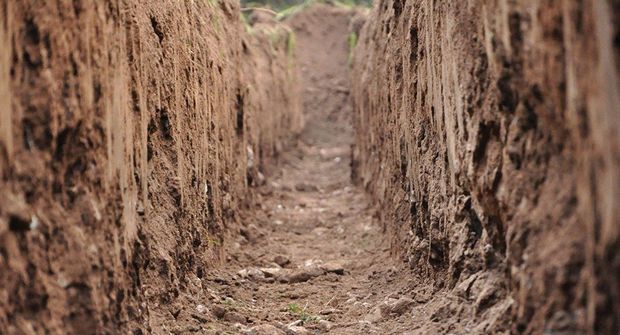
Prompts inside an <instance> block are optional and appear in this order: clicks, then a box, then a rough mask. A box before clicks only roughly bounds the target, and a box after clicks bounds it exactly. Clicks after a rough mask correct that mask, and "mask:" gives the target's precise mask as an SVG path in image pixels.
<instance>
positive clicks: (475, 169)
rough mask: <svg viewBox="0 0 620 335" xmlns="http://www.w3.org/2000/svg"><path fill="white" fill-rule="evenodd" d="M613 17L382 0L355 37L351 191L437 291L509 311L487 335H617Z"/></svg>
mask: <svg viewBox="0 0 620 335" xmlns="http://www.w3.org/2000/svg"><path fill="white" fill-rule="evenodd" d="M612 3H613V2H604V1H603V2H600V1H569V2H565V3H562V4H560V2H558V1H542V2H537V3H536V4H533V2H530V1H518V0H517V1H475V0H474V1H435V2H432V1H430V2H429V1H421V0H405V1H401V0H385V1H380V2H379V3H377V5H376V6H375V8H374V11H373V14H372V15H371V16H370V17H369V18H368V22H369V24H367V25H366V26H365V27H364V29H363V31H362V33H361V35H360V43H359V45H358V48H357V50H356V53H355V60H354V65H353V67H354V77H353V82H352V83H353V86H354V87H353V95H354V106H355V107H354V109H355V111H354V120H355V127H356V133H357V137H356V141H355V143H356V150H355V153H356V157H355V162H354V167H355V171H354V172H355V175H356V177H357V180H358V181H359V182H360V183H361V184H362V185H364V186H365V187H366V188H367V189H368V190H370V191H371V193H372V194H373V199H375V200H376V201H378V202H379V204H380V205H381V207H382V208H383V209H384V210H383V211H382V212H381V221H382V222H386V223H387V230H388V233H389V235H390V236H391V237H392V245H391V246H392V249H393V250H394V251H395V252H396V253H399V254H401V256H402V258H403V259H404V260H405V261H406V262H408V264H409V266H410V267H411V268H412V269H415V270H416V271H417V272H422V273H425V274H426V278H427V279H428V280H430V281H432V282H433V287H435V288H437V289H441V290H442V291H445V292H453V293H454V292H457V291H461V290H462V288H463V287H471V288H475V287H476V286H477V285H481V284H483V285H485V286H486V288H485V289H483V290H481V291H479V292H473V291H471V290H470V289H469V288H468V289H467V291H468V292H469V294H470V295H471V296H472V299H474V300H475V303H476V315H479V316H482V318H483V319H486V320H489V319H490V318H493V316H489V315H486V314H487V313H491V314H493V313H495V312H493V311H494V310H495V309H498V308H499V309H505V308H506V306H510V310H509V311H507V312H508V313H507V315H504V316H507V319H506V320H504V321H502V322H499V323H496V324H494V325H492V327H491V328H489V330H487V331H501V330H504V329H506V328H508V329H509V330H510V331H511V332H513V333H534V334H540V333H543V332H544V333H550V334H556V333H573V332H576V333H580V332H589V333H592V334H594V333H596V334H617V333H618V332H620V277H619V276H620V257H619V255H620V253H619V250H618V241H620V230H619V229H618V228H617V227H618V222H620V210H619V208H620V207H618V204H619V203H620V196H619V193H618V189H620V169H619V168H618V167H619V165H618V164H619V162H620V160H619V157H620V145H619V143H620V133H619V132H618V129H620V117H619V115H620V114H619V113H618V99H619V97H620V85H618V78H619V76H620V72H619V69H620V67H618V64H620V59H619V58H618V54H619V52H620V49H619V48H620V45H619V44H618V41H619V40H618V31H619V30H620V21H618V16H617V15H618V8H619V7H618V5H617V2H615V5H612ZM611 13H615V14H611ZM613 15H616V16H613ZM594 41H596V42H594ZM603 138H604V140H603Z"/></svg>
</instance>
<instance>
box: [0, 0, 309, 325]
mask: <svg viewBox="0 0 620 335" xmlns="http://www.w3.org/2000/svg"><path fill="white" fill-rule="evenodd" d="M283 35H284V36H288V35H287V34H283ZM265 36H267V34H266V33H265V32H261V31H258V32H256V33H255V34H254V35H252V36H250V35H249V34H247V33H245V28H244V27H243V25H242V23H241V20H240V19H239V5H238V3H237V2H232V1H226V0H222V1H172V0H170V1H113V0H108V1H92V2H81V1H73V2H71V1H69V2H67V1H60V0H54V1H43V2H41V1H9V0H4V1H0V45H1V46H2V48H1V49H0V175H1V181H0V189H1V190H2V192H1V194H0V333H3V334H12V333H19V334H30V333H52V334H56V333H63V334H65V333H75V334H90V333H127V332H133V333H134V334H142V333H148V332H150V331H154V330H156V329H157V328H158V325H159V324H160V323H161V322H164V321H163V320H174V318H173V317H174V315H173V313H174V310H171V311H169V310H168V309H166V308H168V307H169V306H174V303H175V299H177V297H178V296H179V294H180V292H181V291H183V290H186V289H187V288H188V287H191V286H192V285H194V284H195V283H196V281H195V279H196V278H199V277H201V276H203V274H204V273H205V272H206V271H208V269H209V266H210V265H211V264H212V263H213V262H216V261H217V258H218V249H219V246H220V245H221V243H222V242H221V241H222V237H223V235H224V233H225V232H227V231H230V229H231V228H234V227H235V226H236V224H235V222H236V220H237V211H238V209H239V208H240V207H241V206H243V203H244V199H246V198H247V197H248V196H250V194H251V191H250V190H249V189H248V185H249V184H250V183H252V182H254V180H256V176H258V168H259V167H260V166H261V164H265V163H266V162H268V159H269V157H270V156H272V155H274V154H275V151H276V149H278V148H279V147H281V146H282V142H283V141H284V140H285V138H288V137H290V135H291V134H293V133H295V132H296V131H298V130H299V129H300V127H301V124H300V122H301V120H300V118H299V115H298V113H299V106H297V104H298V103H297V101H298V98H297V97H296V96H295V92H296V90H294V89H293V90H289V88H291V87H295V85H296V79H295V77H294V76H290V75H289V74H288V72H287V71H286V70H287V68H289V67H293V66H294V64H293V63H291V58H290V57H289V56H288V53H287V49H288V46H287V44H286V41H287V38H284V39H280V40H277V41H272V43H271V44H270V45H269V46H267V45H265V44H261V43H260V41H264V40H266V39H267V38H266V37H265ZM265 48H267V49H268V50H269V55H268V56H267V54H265V55H263V56H256V57H253V59H254V60H252V61H260V62H271V65H270V66H262V67H253V66H250V65H249V64H248V62H250V60H248V54H252V53H254V54H258V53H262V52H265V50H264V49H265ZM277 64H285V65H281V66H280V65H277ZM261 82H269V83H270V84H271V88H272V89H273V90H274V91H277V92H278V93H277V94H272V93H270V92H264V91H259V90H257V89H256V86H258V85H261ZM274 116H277V117H278V120H277V122H276V121H273V120H274ZM170 308H172V307H170Z"/></svg>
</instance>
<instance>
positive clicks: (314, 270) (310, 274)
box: [281, 267, 325, 284]
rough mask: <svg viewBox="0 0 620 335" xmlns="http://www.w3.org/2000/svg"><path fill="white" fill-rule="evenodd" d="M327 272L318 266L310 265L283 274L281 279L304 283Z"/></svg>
mask: <svg viewBox="0 0 620 335" xmlns="http://www.w3.org/2000/svg"><path fill="white" fill-rule="evenodd" d="M324 273H325V271H324V270H323V269H321V268H318V267H310V268H305V269H299V270H296V271H294V272H293V273H291V274H289V275H288V276H283V277H282V278H281V281H282V280H283V281H285V282H288V283H291V284H292V283H303V282H306V281H308V280H310V279H312V278H314V277H318V276H321V275H323V274H324Z"/></svg>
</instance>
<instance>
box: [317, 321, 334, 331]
mask: <svg viewBox="0 0 620 335" xmlns="http://www.w3.org/2000/svg"><path fill="white" fill-rule="evenodd" d="M318 325H319V329H321V330H323V331H326V332H327V331H330V330H331V329H332V327H333V326H334V325H333V324H332V323H331V322H329V321H327V320H319V323H318Z"/></svg>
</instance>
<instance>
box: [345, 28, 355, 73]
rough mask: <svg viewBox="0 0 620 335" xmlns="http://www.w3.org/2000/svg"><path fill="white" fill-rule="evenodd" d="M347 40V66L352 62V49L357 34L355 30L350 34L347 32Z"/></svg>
mask: <svg viewBox="0 0 620 335" xmlns="http://www.w3.org/2000/svg"><path fill="white" fill-rule="evenodd" d="M347 42H348V43H349V60H348V62H349V66H351V64H353V55H354V51H355V46H356V45H357V34H356V33H355V32H352V33H351V34H349V37H348V38H347Z"/></svg>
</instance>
